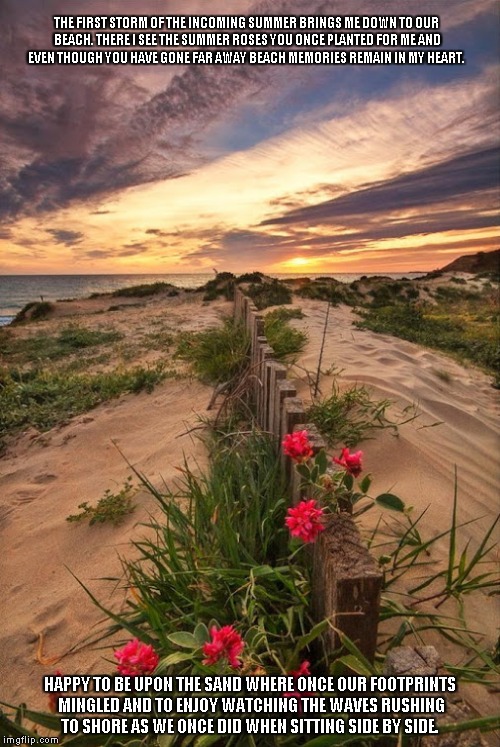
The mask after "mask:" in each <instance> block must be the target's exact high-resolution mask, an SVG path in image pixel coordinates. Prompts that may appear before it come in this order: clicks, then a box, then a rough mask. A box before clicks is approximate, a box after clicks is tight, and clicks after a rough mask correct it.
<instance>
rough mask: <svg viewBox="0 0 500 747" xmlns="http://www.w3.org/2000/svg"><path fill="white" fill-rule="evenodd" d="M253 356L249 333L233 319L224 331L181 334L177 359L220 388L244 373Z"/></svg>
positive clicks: (226, 321)
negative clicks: (251, 354) (222, 384)
mask: <svg viewBox="0 0 500 747" xmlns="http://www.w3.org/2000/svg"><path fill="white" fill-rule="evenodd" d="M249 353H250V339H249V336H248V333H247V331H246V330H245V329H244V327H243V326H242V325H241V324H236V323H235V322H234V320H233V319H232V318H231V319H226V320H225V321H224V323H223V325H222V326H221V327H213V328H211V329H207V330H204V331H203V332H185V333H183V334H181V335H180V337H179V341H178V345H177V353H176V355H177V357H179V358H182V359H183V360H186V361H188V362H189V363H191V365H192V367H193V370H194V372H195V374H196V375H197V376H198V377H199V378H200V379H201V380H202V381H206V382H208V383H212V384H218V383H220V382H223V381H228V380H230V379H233V378H234V377H235V376H237V375H238V374H240V373H242V372H243V370H244V368H245V366H246V365H247V363H248V360H249Z"/></svg>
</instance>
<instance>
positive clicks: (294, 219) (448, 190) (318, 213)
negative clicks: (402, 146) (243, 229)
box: [261, 148, 499, 237]
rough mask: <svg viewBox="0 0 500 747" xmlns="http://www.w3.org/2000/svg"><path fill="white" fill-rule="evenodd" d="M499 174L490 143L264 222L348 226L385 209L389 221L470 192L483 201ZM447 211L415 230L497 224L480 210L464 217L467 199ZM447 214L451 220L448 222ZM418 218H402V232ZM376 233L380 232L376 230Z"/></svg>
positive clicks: (400, 226) (399, 229)
mask: <svg viewBox="0 0 500 747" xmlns="http://www.w3.org/2000/svg"><path fill="white" fill-rule="evenodd" d="M498 173H499V155H498V149H497V148H485V149H482V150H479V151H476V152H473V153H468V154H467V155H463V156H457V157H456V158H452V159H449V160H447V161H445V162H444V163H440V164H436V165H434V166H430V167H428V168H425V169H420V170H419V171H416V172H413V173H410V174H403V175H402V176H398V177H396V178H394V179H388V180H386V181H383V182H377V183H375V184H371V185H370V186H368V187H366V188H360V189H357V190H355V191H353V192H351V193H349V194H346V195H342V196H340V197H336V198H334V199H332V200H326V201H324V202H320V203H318V204H316V205H309V206H307V207H302V208H298V209H295V210H290V211H288V212H287V213H285V214H284V215H281V216H276V217H275V218H270V219H268V220H264V221H262V223H261V225H262V226H266V225H287V226H289V225H292V224H307V225H309V226H317V225H329V224H332V223H333V224H336V225H338V226H348V225H350V224H352V221H353V220H355V219H357V218H359V217H361V216H362V217H363V218H366V217H370V216H372V217H373V216H376V215H379V214H383V215H384V216H385V217H384V220H387V215H388V214H396V213H398V211H408V210H411V209H415V208H418V209H419V211H421V213H422V212H425V210H426V208H428V207H429V206H435V205H436V204H441V203H446V201H447V200H456V198H459V197H461V198H463V197H465V196H466V195H470V196H474V195H475V198H476V200H477V195H478V193H490V194H491V193H492V191H493V190H495V189H496V187H497V186H498ZM445 215H446V217H445ZM445 215H443V214H441V217H440V218H439V217H438V216H434V217H433V216H432V215H431V216H430V217H431V219H432V223H431V224H429V223H428V218H427V219H426V221H425V222H424V221H423V220H422V218H421V217H418V218H417V229H415V228H413V232H415V230H417V231H418V232H421V231H422V230H427V231H438V230H449V229H450V228H452V227H453V226H455V227H461V228H474V227H478V225H494V224H495V222H493V223H492V222H491V220H492V218H491V216H481V215H479V216H478V215H477V214H476V213H475V210H469V211H467V213H466V215H465V216H464V213H463V206H462V205H461V204H458V205H457V206H456V210H455V211H453V212H449V213H448V214H445ZM446 218H448V219H451V221H450V220H448V221H447V220H446ZM457 219H458V223H457ZM414 220H415V219H414V218H410V219H409V220H408V221H406V219H404V218H403V219H398V223H399V227H398V230H397V235H400V236H401V235H406V231H407V230H408V229H409V232H411V230H412V229H411V225H412V222H413V221H414ZM495 220H496V219H495ZM447 222H451V225H449V226H446V223H447ZM407 223H408V226H407ZM383 233H384V232H383ZM370 235H371V236H372V237H375V236H373V234H370ZM384 235H390V232H385V234H384Z"/></svg>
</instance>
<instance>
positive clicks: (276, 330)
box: [264, 309, 307, 360]
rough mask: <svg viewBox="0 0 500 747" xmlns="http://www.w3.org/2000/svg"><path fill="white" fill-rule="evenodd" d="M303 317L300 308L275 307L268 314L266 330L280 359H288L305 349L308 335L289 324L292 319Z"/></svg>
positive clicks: (268, 338) (269, 341) (265, 321)
mask: <svg viewBox="0 0 500 747" xmlns="http://www.w3.org/2000/svg"><path fill="white" fill-rule="evenodd" d="M301 317H303V314H302V311H301V310H300V309H274V310H273V311H270V312H269V313H268V314H266V316H265V319H264V332H265V335H266V337H267V341H268V343H269V345H270V346H271V347H272V348H273V350H274V354H275V357H276V358H277V359H278V360H287V359H289V358H290V357H291V356H294V355H298V353H301V352H302V351H303V350H304V347H305V345H306V343H307V335H306V334H305V332H302V331H301V330H298V329H293V327H290V325H289V324H288V321H289V320H290V319H300V318H301Z"/></svg>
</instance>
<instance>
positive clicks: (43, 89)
mask: <svg viewBox="0 0 500 747" xmlns="http://www.w3.org/2000/svg"><path fill="white" fill-rule="evenodd" d="M69 5H70V6H71V10H70V11H69V10H68V7H69ZM125 6H126V12H127V14H129V15H133V14H137V15H148V14H149V15H177V14H184V15H196V14H201V13H203V14H205V15H217V14H225V13H228V9H229V8H230V11H231V13H232V14H234V15H258V16H266V15H270V14H272V15H303V14H304V12H305V8H306V7H307V12H308V13H309V14H319V15H365V14H370V15H377V14H384V15H400V14H404V15H406V16H409V15H438V16H439V17H440V28H439V33H442V35H443V45H442V46H443V48H444V49H451V50H463V51H464V55H465V60H466V62H465V64H461V65H447V64H440V65H433V66H429V65H389V66H387V65H307V66H304V65H294V66H291V65H280V66H275V65H212V66H209V65H205V66H204V65H149V66H148V65H94V66H92V65H66V66H62V65H38V66H35V65H28V64H27V62H26V50H27V49H39V50H41V49H51V48H52V46H51V34H52V32H53V31H54V28H53V22H52V17H53V16H54V15H61V14H65V13H68V12H71V14H73V15H122V14H123V13H124V8H125ZM497 29H498V6H497V3H496V0H418V2H417V0H383V1H380V0H308V2H307V3H304V2H303V1H302V0H300V1H299V0H261V1H258V2H252V0H233V1H232V2H231V3H227V2H224V0H182V1H181V0H142V1H137V0H127V2H126V3H124V2H123V0H72V2H71V3H70V4H68V3H67V1H66V0H0V70H1V71H2V74H1V75H0V273H1V274H7V275H9V274H11V275H12V274H54V273H55V274H58V273H61V274H68V273H69V274H73V273H75V274H99V273H104V274H106V273H161V272H165V273H173V272H175V273H191V272H204V271H211V270H212V268H216V269H218V270H219V271H222V270H230V271H233V272H245V271H251V270H261V271H265V272H270V273H273V272H275V273H282V272H283V273H284V272H311V273H312V272H324V273H335V272H379V271H380V272H382V271H385V272H406V271H408V272H409V271H412V270H415V271H418V270H432V269H435V268H438V267H442V266H443V265H445V264H447V263H449V262H450V261H452V260H453V259H455V258H456V257H458V256H461V255H463V254H469V253H475V252H477V251H488V250H492V249H496V248H498V220H499V210H498V207H499V206H498V195H499V191H498V182H499V165H498V153H499V145H500V143H499V129H498V114H499V112H498V102H499V101H500V96H499V93H500V91H499V75H498V72H499V70H498V68H499V48H498V38H497ZM73 49H75V48H73Z"/></svg>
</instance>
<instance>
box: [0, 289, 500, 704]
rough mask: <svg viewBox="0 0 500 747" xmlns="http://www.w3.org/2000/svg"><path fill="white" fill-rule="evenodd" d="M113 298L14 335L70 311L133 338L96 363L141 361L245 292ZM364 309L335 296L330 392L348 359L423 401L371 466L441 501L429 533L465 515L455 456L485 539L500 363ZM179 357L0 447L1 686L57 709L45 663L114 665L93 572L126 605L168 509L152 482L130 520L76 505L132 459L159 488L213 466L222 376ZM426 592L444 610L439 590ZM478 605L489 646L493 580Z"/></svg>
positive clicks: (474, 608) (495, 472) (382, 480)
mask: <svg viewBox="0 0 500 747" xmlns="http://www.w3.org/2000/svg"><path fill="white" fill-rule="evenodd" d="M294 303H295V305H297V306H300V308H301V309H302V311H303V313H304V318H303V319H297V320H294V321H293V326H296V327H297V328H301V329H304V330H305V331H307V333H308V335H309V342H308V344H307V347H306V349H305V351H304V353H303V354H302V355H301V357H300V359H299V361H298V365H297V366H295V367H292V369H291V370H290V372H289V376H290V377H291V378H295V379H297V380H298V381H299V395H300V396H302V397H303V399H304V400H306V401H307V400H309V399H310V396H311V392H310V386H309V383H308V382H309V380H310V376H308V375H306V372H313V373H315V372H316V368H317V364H318V357H319V353H320V348H321V345H322V336H323V330H324V324H325V313H326V304H325V303H324V302H321V301H314V300H310V299H296V300H295V301H294ZM109 307H110V300H109V298H107V297H106V298H97V299H92V300H79V301H73V302H66V303H60V304H57V307H56V312H55V314H54V315H53V317H51V318H50V319H48V320H46V321H41V322H38V323H36V324H29V325H25V326H20V327H17V328H16V329H15V330H14V331H13V334H15V335H21V336H23V335H30V334H33V332H34V330H36V331H37V332H40V331H43V332H46V333H47V334H49V333H50V334H55V333H56V332H57V330H60V329H61V328H63V327H65V326H67V325H68V324H77V325H85V326H86V327H90V328H99V329H101V328H103V329H104V328H109V327H112V328H113V329H115V330H117V331H119V332H120V334H122V335H123V337H122V339H121V340H120V341H119V342H118V343H116V345H115V347H113V350H112V354H111V355H110V357H109V359H108V360H106V361H103V362H101V363H93V364H92V365H93V366H95V367H96V369H97V368H99V367H102V368H103V369H105V368H109V367H111V366H113V365H117V363H118V364H122V365H124V364H125V363H127V364H135V363H137V362H139V361H140V362H141V363H143V364H144V363H147V364H149V365H153V364H154V363H155V362H156V361H157V360H158V359H159V358H161V357H162V355H164V353H162V350H161V347H159V348H158V347H154V346H152V347H150V348H149V349H146V348H145V347H144V346H142V347H141V346H140V345H138V344H137V340H138V339H139V338H141V339H142V340H145V339H149V338H148V337H147V336H148V335H151V334H155V332H156V333H158V332H159V331H161V332H163V333H164V334H168V333H169V332H171V333H172V334H173V333H174V332H175V331H179V330H194V331H197V330H201V329H206V328H208V327H210V326H211V325H214V324H219V323H220V319H221V316H223V315H228V314H231V313H232V304H231V303H230V302H227V301H224V300H217V301H215V302H211V303H206V302H203V301H202V299H201V297H200V296H199V295H198V294H181V296H179V297H175V298H165V297H153V298H150V299H147V300H142V301H141V305H140V306H138V305H137V302H136V301H135V302H134V301H133V299H129V300H127V301H120V303H119V308H117V309H115V310H113V311H110V310H109ZM355 318H356V317H355V314H354V312H353V311H352V309H350V308H348V307H346V306H342V305H341V306H338V307H335V308H332V309H331V311H330V317H329V321H328V326H327V333H326V338H325V339H326V344H325V348H324V352H323V362H322V370H323V371H324V372H327V373H325V374H324V375H323V376H322V377H321V379H320V389H321V393H322V395H323V396H327V395H328V394H329V393H330V392H331V389H332V386H333V381H334V378H333V369H335V370H336V371H337V382H338V385H339V386H340V387H343V388H347V387H349V386H351V385H352V384H354V383H357V384H366V385H367V386H368V387H369V388H370V390H371V391H372V392H373V394H374V396H375V397H376V398H389V399H390V400H391V401H392V402H393V404H392V405H391V409H390V413H391V415H393V416H394V418H396V419H397V418H398V417H399V418H400V419H405V417H404V416H403V413H404V412H406V413H408V412H409V410H408V408H410V410H411V411H412V413H413V414H414V415H415V417H414V419H412V420H411V422H408V423H406V424H405V425H402V426H401V427H400V428H399V429H398V433H397V435H395V434H394V431H393V430H391V429H385V430H381V431H379V432H378V433H377V434H376V437H375V438H374V439H372V440H368V441H366V442H364V443H362V444H361V445H360V446H359V447H358V448H361V449H362V450H363V452H364V468H365V470H366V471H367V472H370V473H372V475H373V489H372V492H373V493H374V494H376V493H377V492H382V491H390V492H394V493H396V494H397V495H399V496H400V497H401V498H402V499H403V500H404V501H405V503H406V504H407V505H411V506H413V507H414V511H415V512H416V513H417V514H420V513H421V512H422V511H424V510H426V513H425V515H424V517H423V518H422V522H421V532H422V534H425V533H429V535H430V536H436V535H437V534H439V533H440V532H442V531H444V530H445V529H447V528H448V527H449V525H450V521H451V513H452V506H453V495H454V486H455V469H456V474H457V485H458V516H459V521H460V522H472V523H468V524H467V526H464V527H463V528H462V530H461V539H460V543H461V547H463V546H464V544H465V543H466V542H467V541H469V540H470V542H471V550H473V548H474V546H475V545H477V544H479V543H480V542H481V539H482V537H483V535H484V533H485V530H486V528H487V527H488V526H489V524H490V523H491V521H492V519H493V517H494V515H495V514H496V512H497V509H498V494H499V493H498V490H499V483H500V474H499V462H498V456H497V455H498V452H499V446H500V426H499V418H498V415H499V413H500V405H499V401H498V392H496V391H495V390H494V389H493V388H492V387H491V377H489V376H487V375H486V374H485V373H483V372H482V371H480V370H479V369H477V368H475V367H473V366H472V365H471V366H467V365H464V364H462V363H459V362H457V361H455V360H453V359H451V358H449V357H447V356H445V355H444V354H441V353H438V352H434V351H431V350H428V349H426V348H423V347H420V346H417V345H414V344H412V343H409V342H406V341H404V340H400V339H397V338H394V337H390V336H388V335H380V334H375V333H373V332H370V331H366V330H359V329H356V328H355V327H354V326H353V322H354V321H355ZM120 356H121V357H120ZM168 365H171V366H172V370H175V374H176V375H175V376H172V377H171V378H167V379H166V380H165V381H163V382H161V383H160V384H158V385H157V386H156V387H155V388H154V390H153V391H152V393H150V394H148V393H147V392H141V393H139V394H127V395H122V396H121V397H119V398H117V399H114V400H111V401H109V402H105V403H103V404H101V405H99V406H98V407H96V408H95V409H92V410H90V411H89V412H87V413H84V414H81V415H78V416H76V417H74V418H72V419H69V420H68V421H67V422H64V423H62V424H60V425H57V426H56V427H54V428H52V429H51V430H48V431H45V432H40V431H38V430H35V429H32V428H31V429H27V430H26V431H24V432H23V433H21V434H20V435H18V436H17V437H16V438H15V439H13V440H12V441H10V442H9V443H8V445H7V448H6V451H5V453H4V454H3V456H2V458H1V461H0V495H1V499H0V500H1V505H0V510H1V535H2V539H1V541H2V548H3V557H4V562H3V563H2V570H1V574H2V576H1V582H0V589H1V593H2V596H3V598H4V600H7V605H6V609H7V614H6V616H5V620H4V624H3V626H2V631H1V637H0V651H1V654H0V657H1V661H0V681H1V683H2V685H1V693H0V699H1V700H4V701H7V702H10V703H13V704H18V703H20V702H26V703H28V704H29V706H30V707H31V708H42V709H43V708H45V707H46V696H45V695H44V694H43V693H42V692H41V688H40V683H41V678H42V676H43V675H44V674H50V673H52V672H53V671H54V670H55V669H59V670H61V671H62V672H64V673H72V674H74V673H82V674H88V673H94V674H95V673H108V672H112V671H113V669H114V663H113V657H112V649H111V647H110V646H109V645H106V646H105V647H104V648H99V647H97V648H96V647H89V646H85V645H84V644H85V641H86V639H87V638H88V637H89V636H95V634H96V632H97V631H98V630H99V629H100V628H99V624H100V622H101V621H102V619H103V614H102V612H101V611H99V609H98V608H97V607H96V606H95V605H94V604H93V603H92V601H91V599H90V598H89V596H88V595H87V593H86V592H85V590H84V589H83V588H82V585H81V584H83V585H85V586H87V587H88V588H89V590H90V591H91V592H92V594H94V595H95V596H96V597H97V599H99V600H100V601H101V602H102V603H103V605H104V606H110V607H111V608H113V609H115V610H117V609H120V608H122V606H123V605H124V604H126V593H125V592H124V591H123V589H122V583H121V582H122V581H123V578H122V571H121V562H120V557H122V558H127V557H133V553H134V548H133V546H132V545H131V541H132V540H137V539H138V538H140V537H141V536H142V535H143V533H144V532H147V529H146V528H144V526H142V524H143V523H144V522H145V521H147V518H148V514H149V513H150V512H152V511H154V510H155V507H154V502H153V499H152V498H151V496H148V495H147V494H146V493H144V492H141V491H139V493H138V494H137V496H136V497H135V499H134V501H135V503H136V504H137V508H136V510H135V511H134V513H132V514H131V515H130V516H128V517H127V518H126V520H125V522H124V523H123V524H122V525H120V526H119V527H113V526H111V525H108V524H105V525H102V526H101V525H97V526H88V525H86V524H83V523H68V522H67V521H66V517H67V516H68V515H70V514H73V513H75V511H76V510H77V507H78V505H79V504H80V503H81V502H82V501H89V502H95V501H96V500H97V499H98V498H99V497H100V496H102V494H103V493H104V491H105V490H107V489H113V490H116V489H117V487H120V486H121V485H123V483H124V481H125V480H126V478H127V477H128V476H129V475H130V474H131V469H130V466H133V467H134V468H135V469H137V470H138V471H139V472H140V473H143V474H145V475H146V476H147V477H148V478H149V479H150V480H151V481H152V482H153V483H154V484H155V485H158V486H160V487H161V485H162V483H163V481H164V482H165V483H166V484H168V485H172V484H173V481H174V480H175V479H176V477H178V476H179V472H178V468H179V467H180V466H181V465H182V463H183V459H184V458H187V459H188V461H189V462H190V464H193V465H195V464H196V465H198V466H199V468H200V469H202V468H203V467H204V465H205V464H206V456H205V450H204V446H203V444H202V442H201V441H200V440H199V439H198V438H197V437H196V433H197V431H196V430H193V429H196V428H197V426H198V425H199V416H202V417H206V416H207V415H208V414H209V413H208V412H207V406H208V403H209V401H210V399H211V396H212V392H213V389H212V388H211V387H209V386H207V385H204V384H201V383H200V382H199V381H197V380H196V379H194V378H193V377H192V376H191V375H190V374H189V372H188V371H187V369H186V366H185V364H184V363H182V362H178V361H174V360H169V361H168ZM328 372H329V373H328ZM443 372H445V374H446V375H444V374H443ZM476 519H478V521H475V520H476ZM446 547H447V545H446V540H443V541H441V542H440V543H439V545H438V546H437V549H436V551H435V552H436V555H435V556H433V559H432V560H433V562H437V561H439V560H443V559H444V558H445V557H446ZM433 552H434V550H433ZM110 579H111V580H110ZM424 604H425V608H426V609H431V606H432V602H428V603H424ZM444 609H446V608H444ZM441 611H443V610H441ZM468 615H469V616H470V618H471V619H472V620H473V621H480V623H479V624H478V627H479V628H480V633H481V634H482V635H483V636H484V638H483V641H482V645H483V646H484V647H485V648H488V649H491V648H492V647H493V646H494V645H495V641H496V635H497V633H496V626H497V623H498V619H499V609H498V606H497V605H496V603H495V601H494V598H492V597H487V596H486V595H483V594H479V595H478V596H477V598H476V599H475V600H473V601H471V603H470V605H469V607H468ZM101 629H102V628H101ZM429 642H430V643H433V644H435V645H437V646H438V647H439V650H440V652H441V653H442V655H443V656H444V658H447V657H448V656H450V657H452V656H453V655H454V653H453V651H452V650H451V648H448V647H444V649H443V644H442V640H440V641H439V643H437V642H436V640H435V638H433V636H432V634H431V635H430V636H429ZM102 645H103V644H101V646H102ZM470 700H471V701H472V703H473V705H474V706H475V707H476V708H477V709H478V710H479V709H480V708H481V706H484V703H483V704H481V696H480V695H477V696H476V694H475V691H474V689H472V690H471V691H470ZM492 701H493V698H492ZM489 707H490V705H489V704H488V706H487V710H488V709H489Z"/></svg>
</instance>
